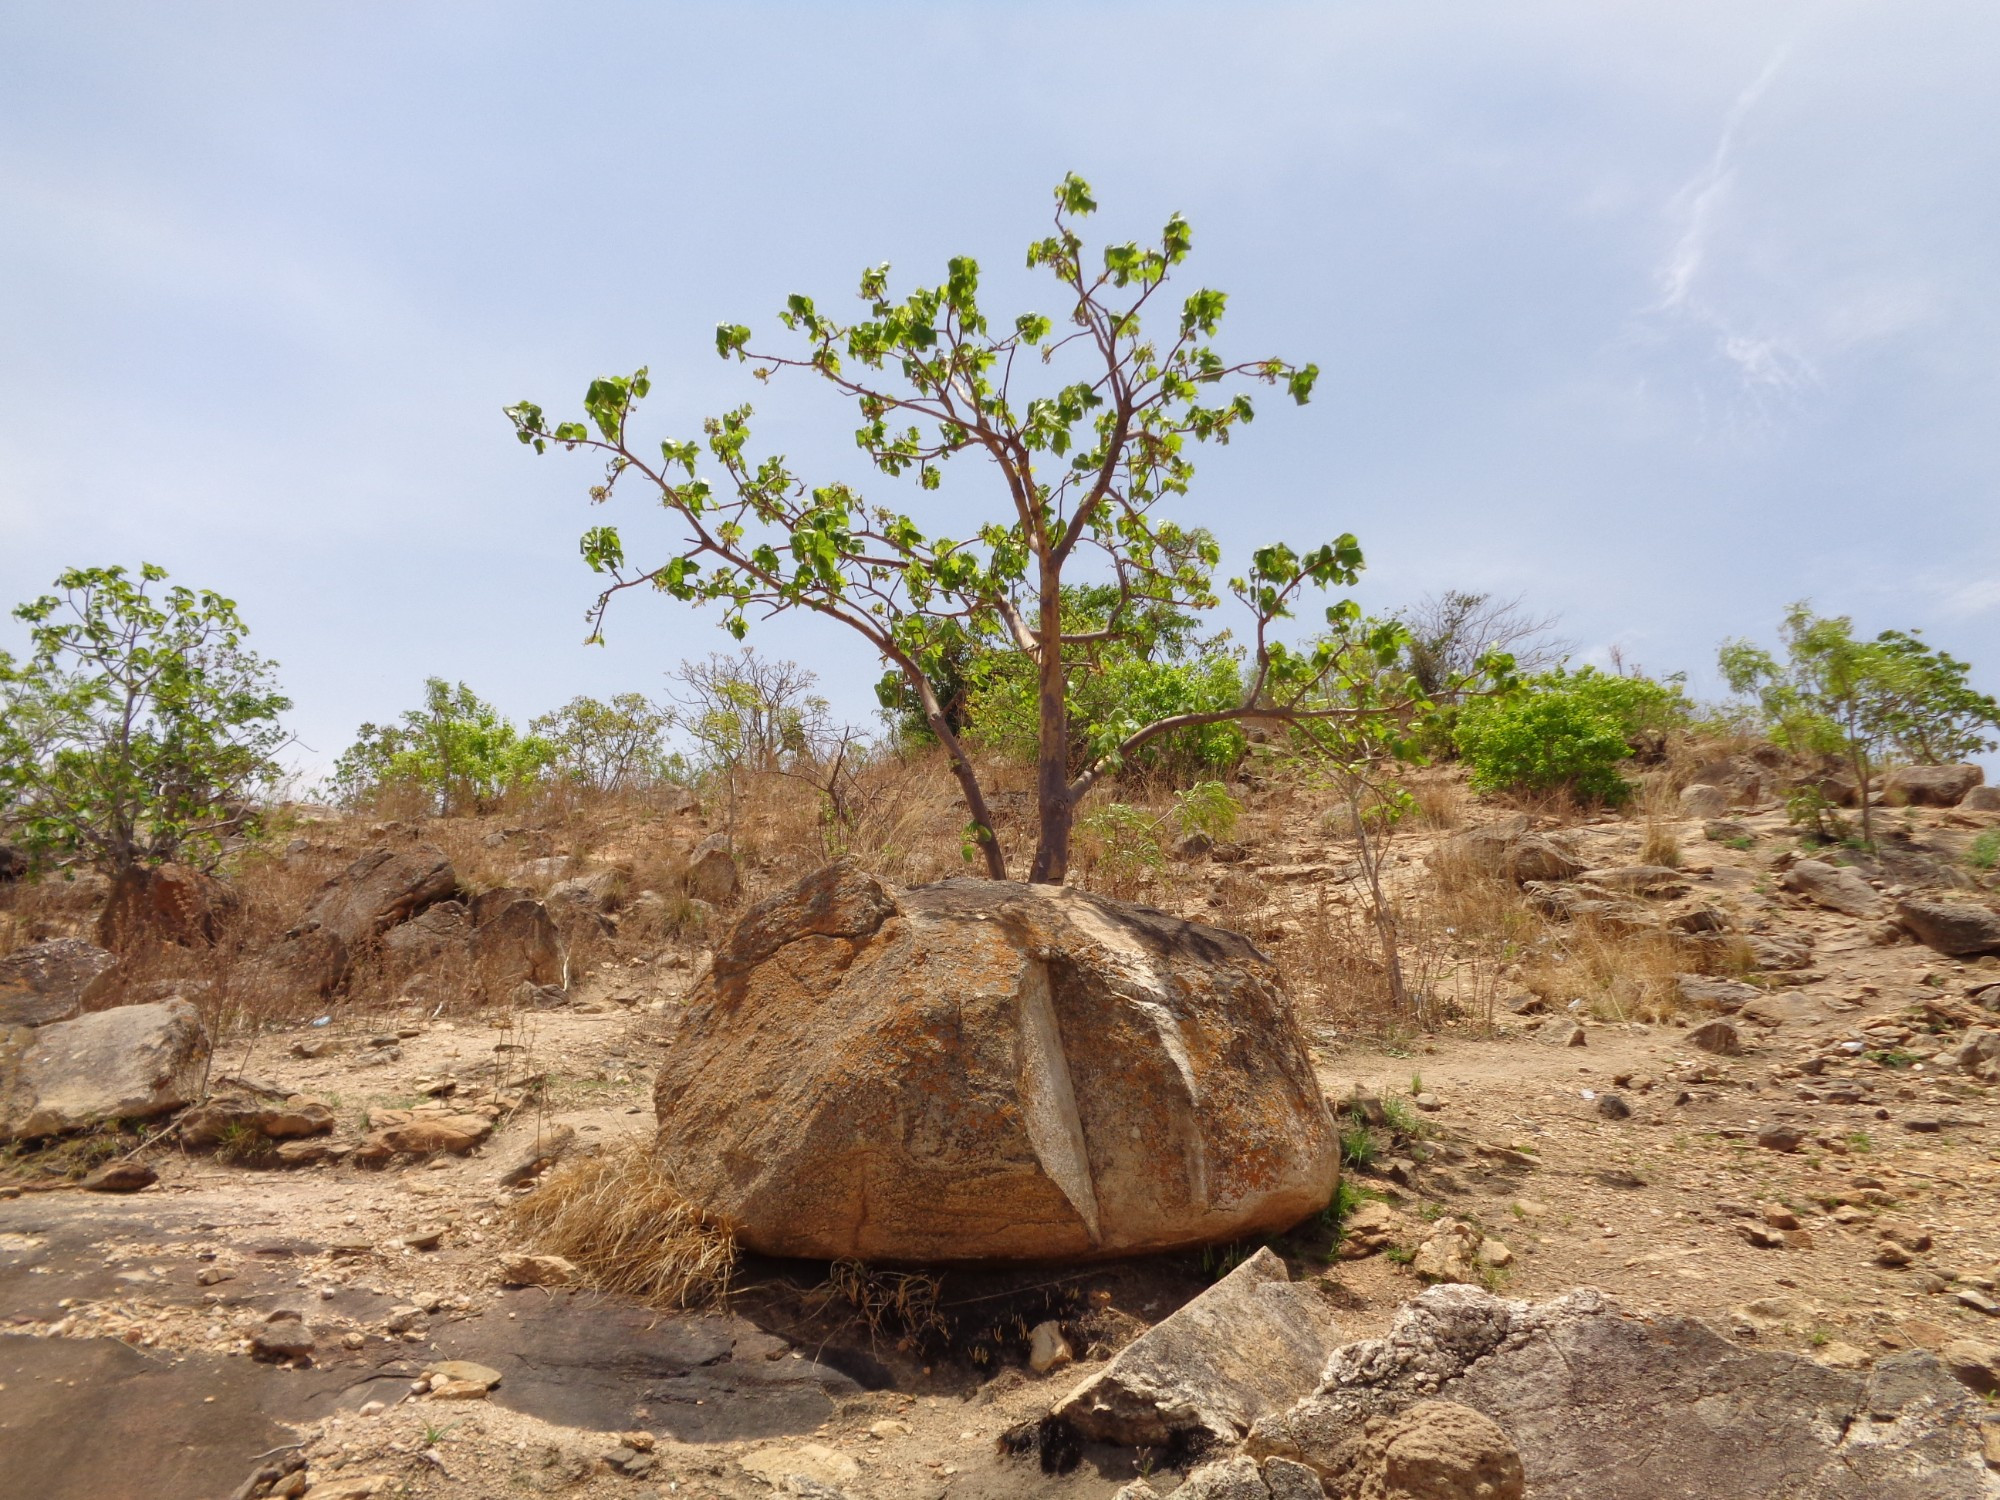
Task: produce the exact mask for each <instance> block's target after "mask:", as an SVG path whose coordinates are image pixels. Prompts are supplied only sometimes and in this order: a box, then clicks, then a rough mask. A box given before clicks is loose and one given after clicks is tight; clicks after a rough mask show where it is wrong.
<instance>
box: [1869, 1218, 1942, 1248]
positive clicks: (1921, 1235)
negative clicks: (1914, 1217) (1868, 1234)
mask: <svg viewBox="0 0 2000 1500" xmlns="http://www.w3.org/2000/svg"><path fill="white" fill-rule="evenodd" d="M1875 1229H1876V1233H1878V1234H1880V1235H1881V1236H1882V1238H1883V1239H1885V1240H1893V1241H1895V1242H1896V1243H1897V1244H1898V1245H1901V1246H1902V1247H1903V1248H1904V1249H1905V1250H1909V1251H1913V1252H1918V1253H1921V1252H1922V1251H1925V1250H1928V1249H1930V1247H1931V1233H1930V1231H1929V1230H1928V1229H1924V1228H1922V1227H1920V1226H1918V1225H1916V1224H1912V1223H1911V1222H1910V1221H1909V1220H1907V1219H1884V1220H1882V1221H1881V1222H1880V1223H1879V1224H1877V1225H1876V1226H1875Z"/></svg>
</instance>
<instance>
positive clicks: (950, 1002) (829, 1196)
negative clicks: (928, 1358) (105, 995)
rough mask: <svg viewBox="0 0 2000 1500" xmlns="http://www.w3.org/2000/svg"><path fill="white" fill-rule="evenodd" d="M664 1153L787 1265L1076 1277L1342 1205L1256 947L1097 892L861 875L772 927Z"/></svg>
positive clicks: (792, 901)
mask: <svg viewBox="0 0 2000 1500" xmlns="http://www.w3.org/2000/svg"><path fill="white" fill-rule="evenodd" d="M655 1102H656V1105H657V1109H658V1114H659V1124H660V1133H659V1151H660V1154H661V1156H662V1157H663V1158H664V1162H665V1165H666V1166H667V1167H668V1169H669V1170H670V1171H671V1172H672V1174H673V1176H674V1179H675V1181H676V1182H678V1183H679V1185H680V1187H681V1190H682V1191H683V1192H685V1193H687V1194H688V1195H689V1197H690V1198H691V1199H692V1200H693V1201H694V1202H695V1203H696V1204H697V1205H699V1206H700V1207H701V1208H703V1209H705V1210H707V1211H708V1212H709V1213H712V1214H714V1215H715V1216H716V1217H717V1218H719V1219H721V1220H723V1221H725V1222H727V1223H728V1224H729V1225H730V1226H731V1227H732V1228H733V1229H734V1230H735V1231H736V1233H737V1235H738V1237H739V1238H740V1239H741V1240H742V1242H743V1243H744V1244H745V1245H746V1246H748V1247H749V1248H751V1249H753V1250H757V1251H761V1252H763V1253H766V1254H773V1255H797V1256H814V1257H824V1258H842V1257H854V1258H858V1259H863V1260H871V1261H921V1262H939V1261H956V1262H999V1261H1018V1260H1076V1259H1083V1258H1088V1257H1093V1256H1111V1255H1125V1254H1131V1253H1134V1252H1138V1251H1149V1250H1167V1249H1177V1248H1183V1247H1190V1246H1197V1245H1205V1244H1215V1243H1221V1242H1226V1241H1231V1240H1236V1239H1241V1238H1243V1237H1245V1236H1248V1235H1253V1234H1259V1233H1265V1232H1271V1231H1276V1230H1282V1229H1285V1228H1289V1227H1290V1226H1291V1225H1293V1224H1295V1223H1297V1222H1298V1221H1299V1220H1301V1219H1303V1218H1305V1217H1306V1216H1307V1215H1309V1214H1311V1213H1313V1212H1315V1211H1317V1210H1318V1209H1320V1208H1321V1207H1323V1206H1324V1205H1325V1204H1326V1202H1327V1200H1328V1198H1329V1197H1330V1195H1331V1194H1332V1192H1333V1188H1334V1183H1335V1180H1336V1177H1337V1175H1338V1171H1339V1142H1338V1139H1337V1137H1336V1133H1335V1130H1334V1126H1333V1121H1332V1119H1331V1117H1330V1115H1329V1113H1328V1111H1327V1108H1326V1102H1325V1099H1324V1097H1323V1096H1322V1094H1321V1092H1320V1088H1319V1085H1318V1081H1317V1080H1316V1079H1315V1077H1314V1076H1313V1069H1312V1063H1311V1060H1310V1058H1309V1057H1308V1055H1307V1052H1306V1046H1305V1041H1304V1038H1303V1037H1302V1036H1301V1034H1300V1032H1299V1028H1298V1024H1297V1022H1296V1020H1295V1018H1294V1016H1293V1012H1292V1006H1291V1002H1290V1001H1289V1000H1288V999H1287V998H1286V996H1285V993H1284V991H1283V990H1282V989H1281V988H1280V987H1279V984H1278V975H1277V971H1276V969H1275V968H1274V967H1273V965H1272V964H1271V962H1270V960H1268V959H1267V958H1265V957H1264V955H1263V954H1261V953H1259V952H1258V951H1257V949H1256V948H1254V947H1253V946H1252V945H1251V944H1250V943H1249V942H1248V941H1247V940H1246V939H1244V938H1241V937H1239V936H1237V935H1236V934H1234V933H1230V932H1224V931H1221V930H1219V929H1217V928H1213V927H1204V926H1200V925H1197V924H1194V923H1190V922H1184V921H1181V920H1179V919H1178V918H1175V917H1171V916H1168V915H1166V914H1165V913H1162V912H1157V911H1152V910H1149V909H1147V908H1145V907H1140V906H1133V905H1129V904H1127V903H1124V902H1120V901H1111V900H1107V899H1104V898H1101V897H1097V896H1091V895H1087V894H1085V893H1083V892H1081V891H1077V890H1071V889H1064V888H1058V887H1052V886H1038V885H1022V884H1016V883H1013V882H1009V881H989V880H947V881H943V882H941V883H939V884H936V885H929V886H920V887H917V888H915V889H913V890H907V891H902V892H892V891H890V890H889V889H888V888H887V887H885V886H883V885H882V884H880V883H879V882H878V881H876V880H874V879H873V878H871V877H870V876H868V875H866V874H864V873H862V872H861V871H860V870H858V869H856V868H855V867H854V866H853V865H851V864H849V863H845V862H843V863H841V864H838V865H832V866H829V867H828V868H826V869H824V870H821V871H818V872H817V873H815V874H813V875H809V876H807V877H806V878H805V879H804V880H802V881H800V882H799V883H798V884H796V885H794V886H792V887H791V888H790V889H788V890H786V891H783V892H781V893H780V894H778V895H776V896H773V897H771V898H770V899H769V900H766V901H764V902H761V903H759V904H758V905H756V906H754V907H752V908H751V909H750V911H749V912H748V913H747V914H746V915H745V916H744V918H743V919H742V920H741V921H740V922H739V923H737V925H736V927H735V928H734V929H733V930H732V931H731V932H730V933H729V935H728V936H727V937H726V938H725V939H724V940H723V942H722V943H721V945H720V946H719V947H718V948H717V950H716V953H715V958H714V963H713V965H712V967H711V970H710V972H709V974H708V976H707V977H706V978H705V979H704V980H703V981H702V983H701V984H700V985H699V987H698V988H697V989H696V990H695V991H694V992H693V993H692V995H691V996H690V999H689V1003H688V1005H687V1006H686V1008H685V1009H684V1010H683V1012H682V1015H681V1019H680V1022H679V1026H678V1030H677V1032H676V1034H675V1036H674V1037H673V1039H672V1041H671V1044H670V1045H669V1047H668V1048H667V1051H666V1055H665V1058H664V1060H663V1063H662V1066H661V1069H660V1073H659V1080H658V1084H657V1088H656V1094H655Z"/></svg>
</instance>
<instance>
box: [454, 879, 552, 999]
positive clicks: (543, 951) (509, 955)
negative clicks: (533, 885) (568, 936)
mask: <svg viewBox="0 0 2000 1500" xmlns="http://www.w3.org/2000/svg"><path fill="white" fill-rule="evenodd" d="M482 904H483V903H482ZM475 909H477V908H475ZM488 909H489V912H490V914H489V915H487V916H486V917H485V918H483V919H482V920H481V921H480V923H479V925H478V927H476V928H475V929H474V930H473V933H472V962H473V965H474V967H475V968H476V970H477V971H478V974H479V984H480V987H481V989H483V990H484V991H485V992H486V994H487V995H489V996H492V997H494V998H500V997H503V996H507V995H511V994H512V993H513V992H514V990H515V989H516V988H517V987H518V986H520V985H522V984H529V985H536V986H544V985H561V984H563V983H564V982H565V981H566V979H567V977H568V976H567V974H566V972H565V970H566V955H565V954H564V952H563V944H562V934H561V933H560V932H558V931H557V930H556V924H555V919H554V918H553V917H551V916H550V915H549V913H548V908H546V907H545V906H543V905H542V903H541V902H539V901H537V900H535V899H534V897H532V896H519V897H516V898H515V899H514V900H511V901H509V902H507V903H506V904H505V905H503V906H501V907H500V908H499V909H498V910H497V911H494V910H490V908H488Z"/></svg>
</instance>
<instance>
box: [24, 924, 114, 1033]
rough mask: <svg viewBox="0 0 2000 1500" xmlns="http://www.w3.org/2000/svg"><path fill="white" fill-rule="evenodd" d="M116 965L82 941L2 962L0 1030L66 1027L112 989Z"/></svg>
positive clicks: (59, 941) (54, 943) (62, 941)
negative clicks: (52, 1024) (57, 1023)
mask: <svg viewBox="0 0 2000 1500" xmlns="http://www.w3.org/2000/svg"><path fill="white" fill-rule="evenodd" d="M117 967H118V960H117V959H116V958H115V957H114V956H113V955H111V954H109V953H107V952H105V951H104V950H103V949H102V948H100V947H98V946H97V945H96V944H94V943H86V942H85V941H84V940H83V939H82V938H55V939H53V940H51V941H49V942H46V943H36V944H35V945H34V946H33V947H29V948H23V949H21V950H20V951H19V952H18V953H10V954H8V955H7V956H6V957H5V958H0V1026H46V1025H48V1024H49V1023H50V1022H51V1021H67V1020H68V1019H69V1018H70V1017H71V1016H74V1015H76V1014H77V1013H78V1012H79V1011H81V1010H82V1009H83V1007H84V1006H85V1005H87V1004H89V1003H90V1002H91V1001H92V1000H95V999H98V998H99V997H100V996H101V995H103V994H104V992H105V991H106V990H108V989H109V988H110V986H111V972H112V970H114V969H115V968H117Z"/></svg>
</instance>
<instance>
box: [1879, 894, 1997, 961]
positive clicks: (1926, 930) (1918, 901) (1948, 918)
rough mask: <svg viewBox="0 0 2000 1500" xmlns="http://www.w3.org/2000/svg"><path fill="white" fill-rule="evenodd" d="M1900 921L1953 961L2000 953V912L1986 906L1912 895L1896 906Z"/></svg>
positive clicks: (1921, 939)
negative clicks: (1934, 899)
mask: <svg viewBox="0 0 2000 1500" xmlns="http://www.w3.org/2000/svg"><path fill="white" fill-rule="evenodd" d="M1896 920H1897V921H1898V922H1900V923H1902V925H1903V926H1904V927H1905V928H1906V929H1908V931H1909V932H1910V934H1911V936H1913V937H1915V938H1916V940H1917V941H1918V942H1920V943H1922V944H1923V945H1924V946H1925V947H1927V948H1933V949H1935V950H1936V951H1937V952H1939V953H1942V954H1945V955H1946V956H1947V957H1950V958H1971V957H1974V956H1975V955H1977V954H1981V953H2000V913H1996V912H1994V911H1992V910H1991V909H1989V908H1987V907H1984V906H1968V905H1965V904H1963V903H1961V902H1957V901H1927V900H1924V899H1922V898H1920V897H1916V896H1908V897H1905V898H1904V899H1903V900H1901V901H1899V902H1897V903H1896Z"/></svg>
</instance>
